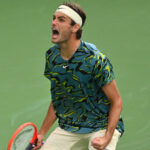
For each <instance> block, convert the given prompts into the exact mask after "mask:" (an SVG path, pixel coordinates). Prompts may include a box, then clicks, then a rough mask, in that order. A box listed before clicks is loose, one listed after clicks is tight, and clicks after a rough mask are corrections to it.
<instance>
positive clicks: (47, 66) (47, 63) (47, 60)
mask: <svg viewBox="0 0 150 150" xmlns="http://www.w3.org/2000/svg"><path fill="white" fill-rule="evenodd" d="M48 58H49V51H47V52H46V54H45V69H44V76H45V77H47V78H48V77H49V72H50V63H49V59H48Z"/></svg>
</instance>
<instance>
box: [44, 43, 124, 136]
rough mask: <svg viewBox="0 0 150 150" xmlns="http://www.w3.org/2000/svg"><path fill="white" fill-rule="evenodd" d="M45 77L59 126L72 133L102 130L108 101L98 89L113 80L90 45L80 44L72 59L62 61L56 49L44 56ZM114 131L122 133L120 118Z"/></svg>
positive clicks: (102, 57)
mask: <svg viewBox="0 0 150 150" xmlns="http://www.w3.org/2000/svg"><path fill="white" fill-rule="evenodd" d="M44 74H45V76H46V77H47V78H48V79H49V80H50V81H51V94H52V101H53V106H54V110H55V112H56V115H57V117H58V120H59V126H60V127H61V128H63V129H65V130H67V131H70V132H75V133H90V132H94V131H98V130H101V129H106V128H107V125H108V116H109V111H110V101H109V99H108V98H107V97H106V95H105V94H104V92H103V91H102V86H104V85H106V84H108V83H109V82H111V81H112V80H113V79H114V73H113V70H112V65H111V63H110V61H109V60H108V58H107V57H106V56H105V55H104V54H102V53H101V52H100V51H99V50H97V48H96V46H95V45H94V44H90V43H87V42H83V41H81V44H80V46H79V48H78V49H77V51H76V52H75V53H74V55H73V56H72V58H71V59H70V60H68V61H66V60H64V59H63V58H62V57H61V55H60V47H59V45H55V46H53V47H51V48H50V49H49V50H48V51H47V52H46V67H45V72H44ZM117 129H118V130H119V131H120V132H123V130H124V127H123V122H122V119H121V118H120V120H119V122H118V125H117Z"/></svg>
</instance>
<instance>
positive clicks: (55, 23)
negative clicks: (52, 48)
mask: <svg viewBox="0 0 150 150" xmlns="http://www.w3.org/2000/svg"><path fill="white" fill-rule="evenodd" d="M71 34H72V26H71V19H70V18H69V17H68V16H67V15H65V14H63V13H61V12H56V13H55V14H54V16H53V20H52V42H53V43H57V44H60V43H63V42H66V41H68V40H69V38H70V36H71Z"/></svg>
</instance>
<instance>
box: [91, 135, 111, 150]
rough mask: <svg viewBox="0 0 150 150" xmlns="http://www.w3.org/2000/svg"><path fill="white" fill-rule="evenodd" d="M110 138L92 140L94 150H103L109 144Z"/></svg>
mask: <svg viewBox="0 0 150 150" xmlns="http://www.w3.org/2000/svg"><path fill="white" fill-rule="evenodd" d="M110 140H111V138H109V137H106V136H103V137H96V138H94V139H93V140H92V143H91V144H92V146H93V147H94V148H95V149H96V150H104V148H105V147H106V146H107V145H108V144H109V142H110Z"/></svg>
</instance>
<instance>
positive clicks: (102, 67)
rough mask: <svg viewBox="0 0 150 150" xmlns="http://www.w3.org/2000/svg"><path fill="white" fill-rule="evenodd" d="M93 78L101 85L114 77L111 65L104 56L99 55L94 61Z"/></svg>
mask: <svg viewBox="0 0 150 150" xmlns="http://www.w3.org/2000/svg"><path fill="white" fill-rule="evenodd" d="M94 79H95V81H96V83H97V84H98V86H99V87H102V86H104V85H106V84H108V83H109V82H111V81H112V80H113V79H114V72H113V66H112V64H111V63H110V61H109V59H108V58H107V57H106V56H103V57H102V56H100V57H99V59H98V60H97V61H96V63H95V68H94Z"/></svg>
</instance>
